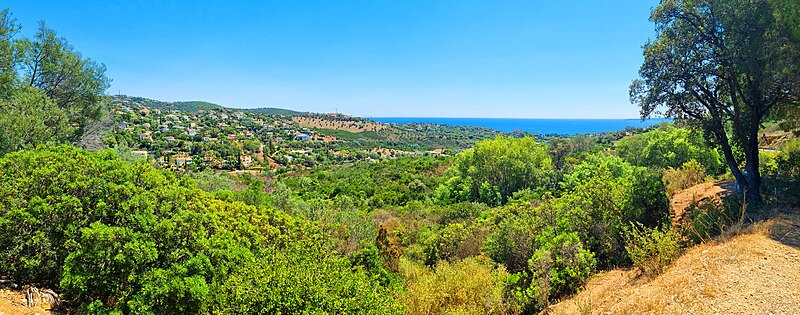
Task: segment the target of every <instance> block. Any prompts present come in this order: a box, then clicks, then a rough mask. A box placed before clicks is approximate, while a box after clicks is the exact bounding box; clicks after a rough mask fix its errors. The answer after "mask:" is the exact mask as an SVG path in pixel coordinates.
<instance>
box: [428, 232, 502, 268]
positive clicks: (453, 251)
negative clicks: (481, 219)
mask: <svg viewBox="0 0 800 315" xmlns="http://www.w3.org/2000/svg"><path fill="white" fill-rule="evenodd" d="M486 233H487V231H486V228H485V227H482V226H478V225H476V224H470V225H466V224H464V223H452V224H448V225H446V226H445V227H444V228H442V229H441V230H439V231H436V232H435V233H433V234H432V235H431V236H429V238H428V239H426V240H424V241H423V248H424V251H425V264H426V265H428V266H433V265H436V263H438V262H439V261H440V260H461V259H464V258H467V257H471V256H477V255H478V254H480V253H481V246H482V245H483V242H484V240H485V239H486Z"/></svg>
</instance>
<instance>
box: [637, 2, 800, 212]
mask: <svg viewBox="0 0 800 315" xmlns="http://www.w3.org/2000/svg"><path fill="white" fill-rule="evenodd" d="M774 9H775V6H774V3H772V2H769V1H766V0H756V1H751V0H730V1H718V0H700V1H689V0H662V1H661V3H660V4H659V5H658V6H657V7H656V8H655V9H653V11H652V15H651V17H650V20H651V21H652V22H654V23H655V25H656V38H655V40H652V41H649V42H648V43H646V44H645V45H644V47H643V48H644V64H643V65H642V67H641V69H640V70H639V75H640V76H641V78H640V79H637V80H634V81H633V83H632V84H631V87H630V97H631V102H633V103H635V104H637V105H639V106H640V107H641V115H642V117H643V118H645V117H649V116H651V115H653V114H663V115H665V116H668V117H675V118H680V119H688V120H689V121H692V122H695V123H696V125H697V126H702V127H704V129H705V130H706V131H707V132H709V133H710V134H711V135H713V138H714V140H715V142H716V144H717V145H719V147H720V149H721V150H722V153H723V154H724V156H725V160H726V162H727V165H728V168H729V169H730V170H731V172H732V173H733V176H734V177H735V178H736V181H737V183H738V184H739V187H740V188H742V189H743V190H745V191H746V194H747V199H748V202H749V203H750V204H759V203H761V196H760V194H759V191H760V188H761V176H760V173H759V157H758V138H759V133H758V132H759V128H760V127H761V122H762V121H763V120H764V119H765V118H766V117H768V115H769V114H770V113H771V112H773V111H775V110H777V109H780V108H785V107H796V106H797V102H798V100H800V68H798V67H797V65H798V64H800V55H798V44H797V42H793V41H792V40H791V39H792V38H793V37H792V36H793V34H792V32H791V28H789V27H786V25H785V23H782V22H781V21H782V20H779V19H776V15H775V14H774V13H775V10H774ZM662 110H663V111H662ZM737 148H738V149H741V150H742V152H744V154H743V156H744V161H743V162H744V170H742V169H741V168H740V165H741V164H742V163H741V162H742V161H741V158H737V156H736V155H735V154H734V152H735V150H736V149H737Z"/></svg>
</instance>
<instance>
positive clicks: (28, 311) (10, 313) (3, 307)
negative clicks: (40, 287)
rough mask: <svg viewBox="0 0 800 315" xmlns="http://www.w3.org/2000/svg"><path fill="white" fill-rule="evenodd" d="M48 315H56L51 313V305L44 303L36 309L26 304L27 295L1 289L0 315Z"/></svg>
mask: <svg viewBox="0 0 800 315" xmlns="http://www.w3.org/2000/svg"><path fill="white" fill-rule="evenodd" d="M35 314H39V315H47V314H56V313H53V312H51V311H50V304H47V302H43V303H41V304H38V305H36V306H34V307H28V306H27V305H26V303H25V295H24V294H23V293H22V292H21V291H16V290H9V289H0V315H35Z"/></svg>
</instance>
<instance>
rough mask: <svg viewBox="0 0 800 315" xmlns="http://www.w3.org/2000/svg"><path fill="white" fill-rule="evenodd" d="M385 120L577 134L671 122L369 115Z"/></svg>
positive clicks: (546, 133)
mask: <svg viewBox="0 0 800 315" xmlns="http://www.w3.org/2000/svg"><path fill="white" fill-rule="evenodd" d="M370 119H372V120H374V121H379V122H384V123H397V124H405V123H428V124H445V125H453V126H475V127H486V128H490V129H494V130H499V131H505V132H513V131H516V130H519V131H525V132H530V133H538V134H542V135H553V134H557V135H577V134H586V133H599V132H607V131H617V130H624V129H626V128H628V127H633V128H641V127H648V126H652V125H657V124H660V123H664V122H671V121H672V119H665V118H651V119H647V120H641V119H639V118H633V119H545V118H445V117H441V118H437V117H372V118H370Z"/></svg>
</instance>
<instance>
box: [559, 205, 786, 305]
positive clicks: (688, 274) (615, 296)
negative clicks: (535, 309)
mask: <svg viewBox="0 0 800 315" xmlns="http://www.w3.org/2000/svg"><path fill="white" fill-rule="evenodd" d="M798 227H800V213H799V212H797V210H793V211H789V210H786V211H784V212H781V213H779V214H778V215H777V216H776V217H775V218H773V219H771V220H769V221H766V222H762V223H759V224H755V225H751V226H749V227H747V228H745V229H743V231H742V232H741V233H739V234H738V235H735V236H732V237H729V238H727V239H726V238H723V239H721V240H718V241H715V242H711V243H706V244H701V245H698V246H695V247H692V248H690V249H688V250H687V251H686V252H685V253H684V254H683V255H682V256H681V257H680V258H678V260H677V261H675V262H674V263H673V265H672V266H671V267H670V268H669V269H668V270H667V271H666V272H664V273H662V274H661V275H659V276H657V277H656V278H654V279H646V278H644V277H640V275H639V272H638V271H637V270H635V269H617V270H612V271H608V272H605V273H602V274H599V275H597V276H595V277H593V278H592V279H591V280H590V281H589V282H588V284H587V285H586V286H585V288H584V289H583V290H582V291H581V292H580V293H578V294H577V295H575V296H574V297H572V298H570V299H567V300H564V301H562V302H560V303H558V304H556V305H554V306H552V307H551V308H550V309H549V312H550V313H551V314H645V313H646V314H798V313H800V268H798V266H800V232H799V230H798Z"/></svg>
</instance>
